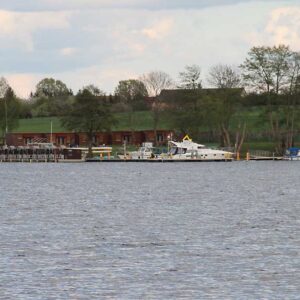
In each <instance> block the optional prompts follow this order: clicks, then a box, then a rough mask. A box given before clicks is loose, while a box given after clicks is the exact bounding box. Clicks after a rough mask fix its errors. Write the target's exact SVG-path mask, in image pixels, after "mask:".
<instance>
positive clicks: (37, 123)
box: [13, 117, 69, 133]
mask: <svg viewBox="0 0 300 300" xmlns="http://www.w3.org/2000/svg"><path fill="white" fill-rule="evenodd" d="M51 122H52V127H53V132H69V130H66V129H65V128H63V127H62V126H61V124H60V121H59V119H58V118H56V117H52V118H32V119H20V120H19V126H18V127H17V128H15V129H14V130H13V133H49V132H51Z"/></svg>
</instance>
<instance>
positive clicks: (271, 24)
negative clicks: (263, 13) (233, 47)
mask: <svg viewBox="0 0 300 300" xmlns="http://www.w3.org/2000/svg"><path fill="white" fill-rule="evenodd" d="M247 39H248V40H249V41H250V42H251V43H252V45H269V46H273V45H280V44H285V45H289V46H291V48H292V49H293V50H296V51H300V7H299V6H298V7H297V6H295V7H291V6H288V7H279V8H276V9H273V10H272V11H271V13H270V14H269V17H268V20H267V23H266V24H265V26H264V27H263V30H260V31H253V32H251V33H250V34H249V35H248V36H247Z"/></svg>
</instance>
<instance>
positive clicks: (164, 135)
mask: <svg viewBox="0 0 300 300" xmlns="http://www.w3.org/2000/svg"><path fill="white" fill-rule="evenodd" d="M171 134H172V131H171V130H158V131H157V139H156V140H157V142H158V144H159V145H165V144H166V143H167V141H168V136H170V135H171ZM124 141H126V142H127V143H128V144H134V145H141V144H142V143H144V142H153V143H154V141H155V134H154V131H153V130H144V131H134V132H131V131H113V132H110V133H108V132H101V133H97V134H95V136H94V138H93V143H94V144H95V145H122V144H123V143H124ZM33 142H41V143H42V142H44V143H46V142H48V143H49V142H53V143H54V144H56V145H57V146H59V145H65V146H70V145H78V146H86V145H87V137H86V134H85V133H72V132H55V133H52V135H51V134H50V133H10V134H8V135H7V137H6V143H7V145H10V146H25V145H27V144H28V143H33Z"/></svg>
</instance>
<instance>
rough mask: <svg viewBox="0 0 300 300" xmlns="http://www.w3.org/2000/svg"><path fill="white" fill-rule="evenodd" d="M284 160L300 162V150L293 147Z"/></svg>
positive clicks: (287, 151)
mask: <svg viewBox="0 0 300 300" xmlns="http://www.w3.org/2000/svg"><path fill="white" fill-rule="evenodd" d="M283 160H300V148H297V147H292V148H289V149H287V150H286V152H285V155H284V156H283Z"/></svg>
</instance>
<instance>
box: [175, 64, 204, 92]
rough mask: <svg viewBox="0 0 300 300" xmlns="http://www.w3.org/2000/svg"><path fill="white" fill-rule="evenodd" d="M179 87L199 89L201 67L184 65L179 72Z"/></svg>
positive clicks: (200, 84) (200, 85)
mask: <svg viewBox="0 0 300 300" xmlns="http://www.w3.org/2000/svg"><path fill="white" fill-rule="evenodd" d="M179 81H180V84H179V87H180V88H182V89H193V90H195V89H200V88H201V87H202V80H201V69H200V67H199V66H198V65H189V66H185V68H184V71H182V72H180V73H179Z"/></svg>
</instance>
